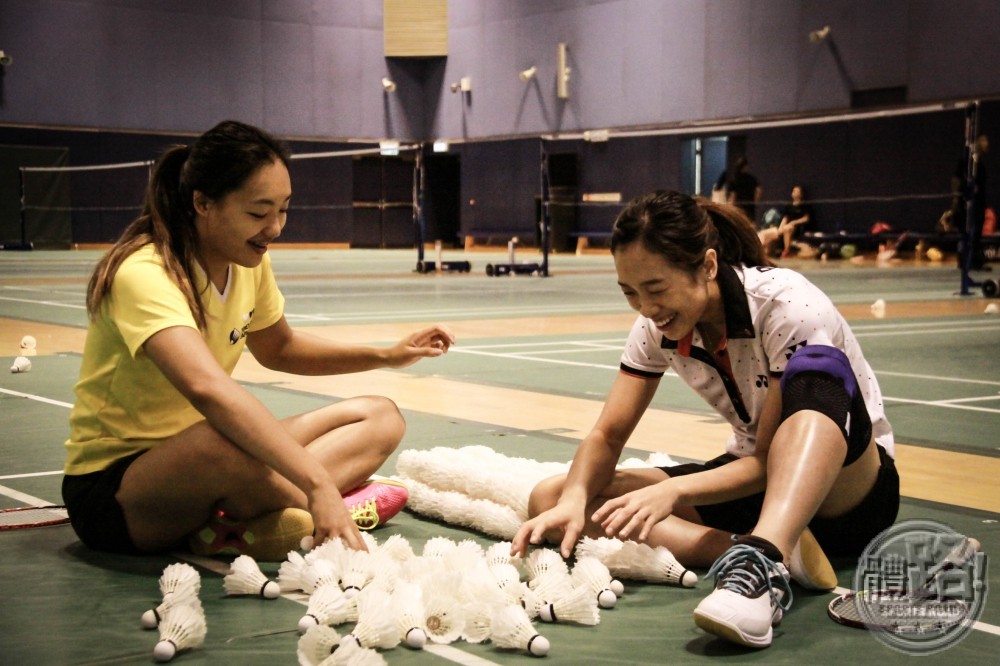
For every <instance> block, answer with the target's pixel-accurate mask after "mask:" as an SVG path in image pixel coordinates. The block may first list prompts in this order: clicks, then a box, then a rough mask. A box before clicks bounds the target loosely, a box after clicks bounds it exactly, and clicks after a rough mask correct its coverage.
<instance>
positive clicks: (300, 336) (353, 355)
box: [247, 317, 455, 375]
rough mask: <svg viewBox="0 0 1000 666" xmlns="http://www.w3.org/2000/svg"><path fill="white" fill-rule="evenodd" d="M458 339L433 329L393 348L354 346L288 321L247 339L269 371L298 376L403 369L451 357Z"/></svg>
mask: <svg viewBox="0 0 1000 666" xmlns="http://www.w3.org/2000/svg"><path fill="white" fill-rule="evenodd" d="M453 344H455V336H454V335H453V334H452V333H451V331H449V330H448V329H447V328H445V327H444V326H431V327H429V328H425V329H423V330H421V331H417V332H415V333H412V334H410V335H408V336H407V337H405V338H403V339H402V340H400V341H399V342H397V343H396V344H395V345H393V346H391V347H385V348H379V347H369V346H366V345H352V344H345V343H341V342H336V341H334V340H329V339H327V338H323V337H320V336H318V335H313V334H311V333H308V332H305V331H302V330H298V329H294V328H292V327H291V326H289V324H288V322H287V321H286V320H285V318H284V317H282V318H281V319H279V320H278V321H277V322H276V323H275V324H273V325H271V326H269V327H267V328H265V329H262V330H260V331H254V332H252V333H250V334H249V335H248V336H247V347H248V348H249V349H250V351H251V353H253V355H254V357H255V358H256V359H257V360H258V361H259V362H260V363H261V365H263V366H264V367H266V368H270V369H271V370H280V371H282V372H289V373H292V374H297V375H340V374H347V373H351V372H363V371H365V370H374V369H376V368H403V367H406V366H408V365H411V364H413V363H416V362H417V361H418V360H420V359H422V358H429V357H430V358H433V357H437V356H441V355H443V354H445V353H447V351H448V349H449V348H450V347H451V345H453Z"/></svg>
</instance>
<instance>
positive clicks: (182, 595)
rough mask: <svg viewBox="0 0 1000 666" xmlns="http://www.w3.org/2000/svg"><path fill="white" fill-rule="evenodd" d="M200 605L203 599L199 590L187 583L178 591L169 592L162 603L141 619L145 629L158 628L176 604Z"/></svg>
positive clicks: (144, 614)
mask: <svg viewBox="0 0 1000 666" xmlns="http://www.w3.org/2000/svg"><path fill="white" fill-rule="evenodd" d="M185 604H187V605H191V606H198V605H200V604H201V600H200V599H199V598H198V590H197V589H196V588H195V587H194V586H192V585H186V586H183V587H179V588H177V590H176V591H174V592H172V593H170V594H168V595H167V596H166V597H165V598H164V599H163V601H162V602H160V605H158V606H157V607H156V608H150V609H149V610H148V611H146V612H145V613H143V614H142V617H141V618H140V619H139V621H140V623H141V624H142V628H143V629H156V628H157V627H158V626H160V622H162V621H163V618H165V617H166V616H167V614H168V613H169V612H170V609H171V608H173V607H174V606H183V605H185Z"/></svg>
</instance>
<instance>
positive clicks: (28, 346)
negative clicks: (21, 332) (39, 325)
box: [20, 335, 38, 356]
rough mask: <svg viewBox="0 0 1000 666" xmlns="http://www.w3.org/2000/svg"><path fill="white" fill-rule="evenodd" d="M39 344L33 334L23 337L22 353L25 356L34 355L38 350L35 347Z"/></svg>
mask: <svg viewBox="0 0 1000 666" xmlns="http://www.w3.org/2000/svg"><path fill="white" fill-rule="evenodd" d="M37 344H38V343H37V342H36V341H35V338H34V337H33V336H31V335H26V336H24V337H23V338H21V344H20V349H21V354H22V355H23V356H34V355H35V354H36V353H37V351H38V350H37V349H35V346H36V345H37Z"/></svg>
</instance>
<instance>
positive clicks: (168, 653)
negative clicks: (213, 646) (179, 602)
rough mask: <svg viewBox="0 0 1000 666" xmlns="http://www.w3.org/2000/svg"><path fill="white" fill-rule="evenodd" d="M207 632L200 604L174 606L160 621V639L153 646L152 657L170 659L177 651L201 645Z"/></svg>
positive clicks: (162, 659) (160, 659)
mask: <svg viewBox="0 0 1000 666" xmlns="http://www.w3.org/2000/svg"><path fill="white" fill-rule="evenodd" d="M207 632H208V626H207V625H206V623H205V611H204V610H203V609H202V607H201V605H200V604H199V605H197V606H195V605H192V604H184V605H183V606H174V607H173V608H171V609H170V613H168V614H167V616H166V617H164V618H163V621H162V622H160V640H159V642H158V643H157V644H156V647H154V648H153V658H154V659H155V660H156V661H170V660H171V659H173V658H174V655H176V654H177V653H178V652H182V651H184V650H193V649H194V648H197V647H201V646H202V645H203V644H204V642H205V634H206V633H207Z"/></svg>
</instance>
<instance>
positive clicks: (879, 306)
mask: <svg viewBox="0 0 1000 666" xmlns="http://www.w3.org/2000/svg"><path fill="white" fill-rule="evenodd" d="M872 315H874V316H875V318H876V319H882V318H883V317H885V299H882V298H880V299H878V300H877V301H875V302H874V303H872Z"/></svg>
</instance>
